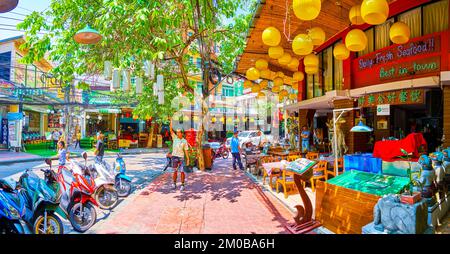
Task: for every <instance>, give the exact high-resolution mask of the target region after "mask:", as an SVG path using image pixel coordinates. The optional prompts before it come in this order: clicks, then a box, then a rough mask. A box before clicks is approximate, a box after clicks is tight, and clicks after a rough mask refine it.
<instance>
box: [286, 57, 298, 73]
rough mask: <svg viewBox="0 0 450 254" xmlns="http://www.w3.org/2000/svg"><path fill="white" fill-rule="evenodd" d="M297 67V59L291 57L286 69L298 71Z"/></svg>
mask: <svg viewBox="0 0 450 254" xmlns="http://www.w3.org/2000/svg"><path fill="white" fill-rule="evenodd" d="M299 65H300V61H299V60H298V59H297V58H295V57H293V58H292V59H291V62H289V64H288V67H289V68H290V69H295V70H298V66H299Z"/></svg>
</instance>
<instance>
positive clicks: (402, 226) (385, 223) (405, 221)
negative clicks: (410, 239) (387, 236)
mask: <svg viewBox="0 0 450 254" xmlns="http://www.w3.org/2000/svg"><path fill="white" fill-rule="evenodd" d="M373 218H374V219H373V224H374V228H375V229H376V230H378V231H381V232H384V231H387V232H388V233H395V234H421V233H424V232H425V230H426V229H427V220H428V206H427V203H426V202H425V201H423V200H422V201H421V202H418V203H415V204H414V205H409V204H403V203H401V202H400V197H399V196H398V195H393V194H390V195H387V196H384V197H383V198H380V199H379V200H378V202H377V204H376V205H375V207H374V209H373Z"/></svg>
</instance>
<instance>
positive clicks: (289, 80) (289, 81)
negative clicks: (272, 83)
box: [283, 76, 292, 86]
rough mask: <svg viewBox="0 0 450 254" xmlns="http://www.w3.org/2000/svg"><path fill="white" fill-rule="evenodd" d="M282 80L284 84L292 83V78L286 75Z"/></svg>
mask: <svg viewBox="0 0 450 254" xmlns="http://www.w3.org/2000/svg"><path fill="white" fill-rule="evenodd" d="M283 82H284V84H287V85H289V86H290V85H291V84H292V79H291V77H288V76H286V77H284V79H283Z"/></svg>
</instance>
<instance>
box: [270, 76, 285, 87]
mask: <svg viewBox="0 0 450 254" xmlns="http://www.w3.org/2000/svg"><path fill="white" fill-rule="evenodd" d="M283 83H284V81H283V78H281V77H276V78H275V79H274V80H273V86H274V87H276V86H278V87H280V86H282V85H283Z"/></svg>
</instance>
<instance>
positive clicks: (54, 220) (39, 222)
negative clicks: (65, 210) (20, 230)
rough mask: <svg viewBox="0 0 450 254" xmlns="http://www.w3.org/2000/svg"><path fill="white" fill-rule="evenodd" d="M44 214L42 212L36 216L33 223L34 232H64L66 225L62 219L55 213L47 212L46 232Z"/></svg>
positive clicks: (60, 233) (59, 233) (56, 233)
mask: <svg viewBox="0 0 450 254" xmlns="http://www.w3.org/2000/svg"><path fill="white" fill-rule="evenodd" d="M44 219H45V217H44V215H43V214H41V215H39V216H38V217H37V218H36V221H35V222H34V225H33V232H34V233H35V234H50V235H52V234H55V235H62V234H64V225H63V223H62V221H61V219H60V218H59V217H58V216H57V215H56V214H53V213H47V231H45V232H44V226H45V225H44Z"/></svg>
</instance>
